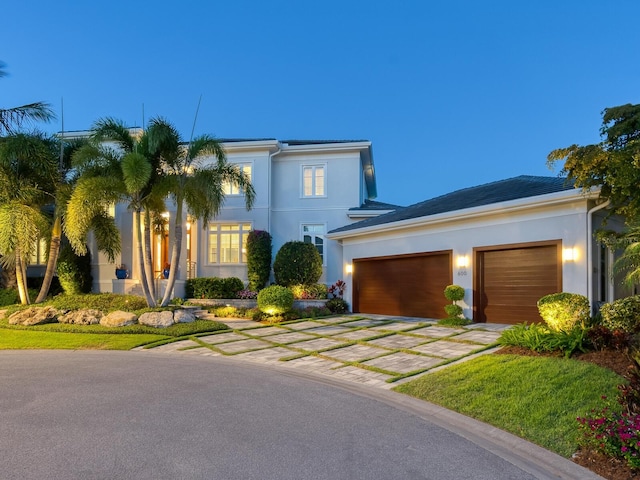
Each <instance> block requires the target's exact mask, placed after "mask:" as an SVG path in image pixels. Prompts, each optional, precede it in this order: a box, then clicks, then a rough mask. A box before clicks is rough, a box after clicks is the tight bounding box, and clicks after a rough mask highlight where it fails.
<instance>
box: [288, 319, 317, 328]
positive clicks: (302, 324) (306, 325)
mask: <svg viewBox="0 0 640 480" xmlns="http://www.w3.org/2000/svg"><path fill="white" fill-rule="evenodd" d="M322 326H323V324H322V323H320V322H312V321H310V320H308V321H304V322H300V323H288V324H287V325H283V327H285V328H288V329H289V330H307V329H309V328H316V327H322Z"/></svg>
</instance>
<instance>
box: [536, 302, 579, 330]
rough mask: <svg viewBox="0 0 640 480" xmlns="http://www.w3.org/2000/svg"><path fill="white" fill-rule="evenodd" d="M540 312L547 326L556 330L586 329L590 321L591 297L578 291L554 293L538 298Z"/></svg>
mask: <svg viewBox="0 0 640 480" xmlns="http://www.w3.org/2000/svg"><path fill="white" fill-rule="evenodd" d="M537 304H538V312H539V313H540V316H541V317H542V319H543V320H544V321H545V323H546V324H547V326H548V327H549V328H551V329H552V330H555V331H563V332H570V331H571V330H573V329H575V328H582V329H585V328H587V327H588V326H589V323H590V312H589V310H590V307H589V299H587V297H585V296H584V295H580V294H577V293H568V292H560V293H552V294H550V295H545V296H544V297H542V298H540V300H538V303H537Z"/></svg>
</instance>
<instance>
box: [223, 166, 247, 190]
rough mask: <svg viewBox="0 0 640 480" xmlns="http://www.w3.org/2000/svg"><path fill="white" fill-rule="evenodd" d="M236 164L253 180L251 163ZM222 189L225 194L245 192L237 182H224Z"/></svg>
mask: <svg viewBox="0 0 640 480" xmlns="http://www.w3.org/2000/svg"><path fill="white" fill-rule="evenodd" d="M236 166H237V167H238V168H239V169H240V171H241V172H243V173H244V174H245V175H247V176H248V177H249V181H251V164H250V163H237V164H236ZM222 191H223V192H224V194H225V195H242V194H243V193H244V192H243V191H242V189H241V188H240V187H239V186H238V185H237V184H235V183H231V182H224V183H223V184H222Z"/></svg>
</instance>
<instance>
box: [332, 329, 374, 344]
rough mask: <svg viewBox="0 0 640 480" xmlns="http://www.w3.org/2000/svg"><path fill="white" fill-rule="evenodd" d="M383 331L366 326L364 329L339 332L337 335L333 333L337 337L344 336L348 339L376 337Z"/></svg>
mask: <svg viewBox="0 0 640 480" xmlns="http://www.w3.org/2000/svg"><path fill="white" fill-rule="evenodd" d="M381 334H382V332H379V331H377V330H371V329H369V328H364V329H362V330H353V331H351V332H346V333H338V334H336V335H333V336H334V337H335V338H344V339H346V340H354V341H355V340H363V339H365V338H371V337H376V336H378V335H381Z"/></svg>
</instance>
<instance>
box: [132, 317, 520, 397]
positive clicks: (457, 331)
mask: <svg viewBox="0 0 640 480" xmlns="http://www.w3.org/2000/svg"><path fill="white" fill-rule="evenodd" d="M221 321H223V322H224V323H226V324H227V325H228V326H229V327H230V328H231V329H232V331H223V332H220V333H215V334H211V335H207V336H203V337H198V338H197V340H196V341H193V340H182V341H179V342H174V343H171V344H168V345H163V346H160V347H156V348H153V349H151V350H143V349H139V350H142V351H154V352H168V353H179V354H183V355H207V356H227V357H230V358H235V359H239V360H243V361H247V362H256V363H261V364H277V365H279V366H284V367H289V368H295V369H301V370H305V371H310V372H314V373H317V374H322V375H328V376H332V377H334V378H339V379H341V380H346V381H351V382H356V383H359V384H365V385H370V386H375V387H379V388H384V389H391V388H393V387H395V386H396V385H399V384H400V383H402V382H405V381H409V380H413V379H415V378H417V377H418V376H420V375H422V374H425V373H427V372H431V371H434V370H435V369H438V368H442V367H444V366H446V365H450V364H452V363H455V362H457V361H462V360H464V359H469V358H473V357H474V356H476V355H482V354H486V353H491V352H493V351H494V350H495V349H494V348H493V346H494V344H495V341H496V340H497V338H498V337H499V336H500V333H501V332H502V330H504V329H505V328H508V327H509V325H498V324H486V323H479V324H471V325H468V326H465V327H443V326H439V325H437V321H436V320H431V319H425V318H410V317H389V316H383V315H361V314H351V315H344V316H339V317H331V318H321V319H317V320H309V319H305V320H299V321H296V322H291V323H286V324H282V325H274V326H264V325H262V324H260V323H257V322H252V321H247V320H230V319H221Z"/></svg>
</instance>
